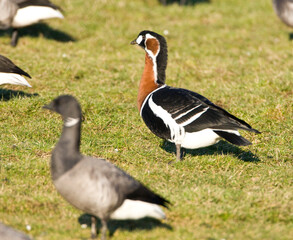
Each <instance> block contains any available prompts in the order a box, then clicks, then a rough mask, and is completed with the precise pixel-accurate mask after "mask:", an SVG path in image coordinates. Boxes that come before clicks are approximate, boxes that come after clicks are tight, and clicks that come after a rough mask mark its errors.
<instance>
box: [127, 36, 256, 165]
mask: <svg viewBox="0 0 293 240" xmlns="http://www.w3.org/2000/svg"><path fill="white" fill-rule="evenodd" d="M131 44H135V45H138V46H140V47H141V48H142V49H144V50H145V66H144V71H143V74H142V77H141V80H140V84H139V90H138V97H137V106H138V109H139V111H140V115H141V117H142V119H143V120H144V122H145V124H146V125H147V127H148V128H149V129H150V130H151V131H152V132H153V133H154V134H155V135H157V136H158V137H160V138H163V139H165V140H168V141H169V142H172V143H175V145H176V161H180V159H181V147H183V148H187V149H196V148H202V147H207V146H210V145H213V144H216V143H217V142H218V141H220V139H222V138H223V139H225V140H227V141H228V142H230V143H233V144H235V145H238V146H246V145H250V144H251V142H250V141H248V140H247V139H245V138H244V137H242V136H241V135H240V133H239V132H238V129H241V130H246V131H250V132H255V133H259V131H257V130H256V129H253V128H252V127H251V126H250V125H249V124H248V123H246V122H245V121H243V120H241V119H239V118H237V117H235V116H233V115H232V114H230V113H228V112H227V111H225V110H224V109H222V108H221V107H219V106H217V105H215V104H214V103H212V102H211V101H209V100H208V99H207V98H205V97H204V96H202V95H200V94H198V93H196V92H192V91H190V90H187V89H183V88H175V87H170V86H168V85H166V84H165V79H166V68H167V59H168V49H167V42H166V40H165V38H164V37H163V36H161V35H159V34H157V33H155V32H152V31H142V32H140V33H139V34H138V36H137V38H136V39H135V40H133V41H132V42H131Z"/></svg>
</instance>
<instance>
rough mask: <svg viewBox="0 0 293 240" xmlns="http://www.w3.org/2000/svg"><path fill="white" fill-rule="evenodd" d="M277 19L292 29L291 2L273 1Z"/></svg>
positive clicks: (285, 0)
mask: <svg viewBox="0 0 293 240" xmlns="http://www.w3.org/2000/svg"><path fill="white" fill-rule="evenodd" d="M273 6H274V10H275V12H276V13H277V15H278V17H279V18H280V19H281V20H282V21H283V22H284V23H285V24H286V25H288V26H289V27H293V0H273Z"/></svg>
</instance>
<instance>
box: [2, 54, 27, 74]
mask: <svg viewBox="0 0 293 240" xmlns="http://www.w3.org/2000/svg"><path fill="white" fill-rule="evenodd" d="M0 72H4V73H16V74H20V75H24V76H27V77H29V78H31V76H30V75H29V74H28V73H27V72H25V71H23V70H22V69H21V68H19V67H17V66H16V65H15V64H14V63H13V62H12V61H11V60H9V59H8V58H6V57H4V56H2V55H0Z"/></svg>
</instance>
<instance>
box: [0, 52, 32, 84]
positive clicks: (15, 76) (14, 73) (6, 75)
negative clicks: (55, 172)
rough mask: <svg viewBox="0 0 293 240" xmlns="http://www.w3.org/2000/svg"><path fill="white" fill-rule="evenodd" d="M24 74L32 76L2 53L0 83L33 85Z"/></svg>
mask: <svg viewBox="0 0 293 240" xmlns="http://www.w3.org/2000/svg"><path fill="white" fill-rule="evenodd" d="M23 76H26V77H29V78H31V76H30V75H29V74H28V73H27V72H25V71H23V70H22V69H20V68H19V67H18V66H16V65H15V64H14V63H13V62H12V61H11V60H9V59H8V58H7V57H4V56H2V55H0V85H2V84H14V85H22V86H27V87H31V85H30V84H29V83H28V82H27V80H26V79H25V78H24V77H23Z"/></svg>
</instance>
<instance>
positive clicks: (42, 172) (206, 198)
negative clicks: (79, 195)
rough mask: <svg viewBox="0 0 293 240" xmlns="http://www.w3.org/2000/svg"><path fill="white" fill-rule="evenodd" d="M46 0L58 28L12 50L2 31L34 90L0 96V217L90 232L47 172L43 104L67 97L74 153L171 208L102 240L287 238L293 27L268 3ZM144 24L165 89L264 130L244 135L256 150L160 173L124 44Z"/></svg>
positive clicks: (50, 235)
mask: <svg viewBox="0 0 293 240" xmlns="http://www.w3.org/2000/svg"><path fill="white" fill-rule="evenodd" d="M53 2H54V3H56V4H59V5H60V6H62V8H63V10H64V13H65V19H64V20H63V21H61V20H51V21H48V22H47V24H38V25H36V26H33V27H30V28H26V29H23V30H22V31H21V38H20V40H19V44H18V46H17V47H16V48H12V47H10V46H9V41H10V32H3V31H1V32H0V54H2V55H5V56H7V57H9V58H10V59H12V60H13V61H14V62H15V63H16V64H17V65H19V66H20V67H21V68H23V69H24V70H26V71H28V72H29V73H30V74H31V76H32V79H31V80H30V81H29V82H30V83H31V85H32V86H33V87H32V88H31V89H29V88H24V87H19V86H12V85H10V86H9V85H7V86H1V88H0V98H1V100H0V111H1V115H0V134H1V136H0V148H1V149H0V221H2V222H4V223H6V224H8V225H11V226H13V227H15V228H17V229H19V230H21V231H23V232H26V233H27V234H29V235H30V236H32V237H34V239H37V240H60V239H87V238H88V237H89V236H90V230H89V228H87V229H83V228H81V223H88V217H87V216H86V215H84V214H83V213H82V212H80V211H79V210H76V209H75V208H73V207H71V206H70V205H69V204H68V203H67V202H65V201H64V200H63V199H62V198H61V196H59V195H58V194H57V192H56V191H55V189H54V186H53V184H52V181H51V177H50V171H49V164H50V156H51V150H52V149H53V147H54V145H55V144H56V142H57V140H58V138H59V136H60V131H61V126H62V120H61V118H60V116H59V115H57V114H53V113H50V112H48V111H45V110H43V109H42V106H43V105H44V104H46V103H48V102H49V101H51V100H52V99H53V98H55V97H56V96H58V95H60V94H72V95H74V96H76V97H77V98H78V100H79V101H80V103H81V105H82V109H83V112H84V122H83V127H82V130H83V131H82V146H81V151H82V152H83V153H84V154H86V155H93V156H100V157H104V158H107V159H109V160H110V161H111V162H113V163H114V164H116V165H117V166H119V167H120V168H122V169H124V170H126V171H127V172H128V173H130V174H131V175H132V176H134V177H135V178H137V179H138V180H140V181H142V182H144V183H145V184H146V185H147V186H149V187H150V188H151V189H153V190H154V191H156V192H157V193H159V194H161V195H162V196H164V197H166V198H167V199H169V200H170V201H171V202H172V203H173V205H172V207H171V208H170V210H166V214H167V220H165V221H162V222H159V221H154V220H151V219H145V220H140V221H111V222H110V224H109V227H110V232H111V236H112V239H148V240H149V239H154V240H162V239H172V240H176V239H177V240H183V239H186V240H189V239H206V240H220V239H222V240H223V239H226V240H228V239H231V240H232V239H259V240H263V239H282V240H283V239H284V240H285V239H288V240H289V239H292V236H293V186H292V185H293V181H292V179H293V178H292V176H293V166H292V159H293V154H292V152H293V137H292V136H293V129H292V128H293V127H292V126H293V107H292V105H293V91H292V89H293V41H292V40H290V37H291V38H292V35H293V34H292V32H293V29H290V28H288V27H287V26H285V25H284V24H283V23H281V22H280V20H279V19H278V18H277V17H276V15H275V13H274V12H273V9H272V5H271V1H270V0H258V1H253V0H249V1H243V0H214V1H211V2H204V1H201V2H202V3H197V4H194V5H191V6H185V7H181V6H178V5H177V4H171V5H168V6H167V7H164V6H161V5H160V4H159V2H158V1H155V0H144V1H143V0H136V1H127V0H119V1H115V0H108V1H105V0H96V1H94V0H90V1H82V0H63V1H62V0H54V1H53ZM145 29H148V30H153V31H155V32H158V33H161V34H162V33H163V32H164V31H165V32H166V30H167V31H168V35H166V39H167V42H168V46H169V64H168V68H167V80H166V82H167V84H169V85H171V86H176V87H184V88H188V89H190V90H193V91H196V92H198V93H201V94H202V95H204V96H206V97H208V98H209V99H210V100H211V101H213V102H215V103H216V104H219V105H220V106H222V107H224V108H225V109H227V110H228V111H229V112H231V113H232V114H235V115H236V116H238V117H239V118H242V119H244V120H245V121H247V122H248V123H250V124H251V125H252V126H253V127H254V128H256V129H258V130H259V131H261V132H262V134H259V135H254V134H251V133H246V132H243V135H244V136H245V137H246V138H248V139H249V140H250V141H252V142H253V145H251V146H248V147H241V148H238V147H235V146H232V145H230V144H228V143H226V142H224V141H221V142H220V143H218V144H217V145H215V146H211V147H208V148H204V149H199V150H193V151H187V153H186V156H185V159H184V161H183V162H180V163H177V164H174V165H168V162H169V161H171V160H174V159H175V156H174V147H173V146H172V145H171V144H168V143H164V142H163V140H161V139H159V138H157V137H156V136H154V135H153V134H152V133H151V132H150V131H149V130H148V129H147V127H146V126H145V124H144V123H143V121H142V120H141V118H140V116H139V113H138V110H137V108H136V95H137V89H138V83H139V80H140V77H141V74H142V71H143V66H144V51H143V50H142V49H140V48H138V47H133V46H131V45H130V41H132V40H133V39H134V38H135V37H136V36H137V34H138V33H139V32H140V31H141V30H145ZM116 149H117V150H118V151H117V150H116ZM26 225H30V226H31V230H30V231H28V230H27V229H26Z"/></svg>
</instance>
